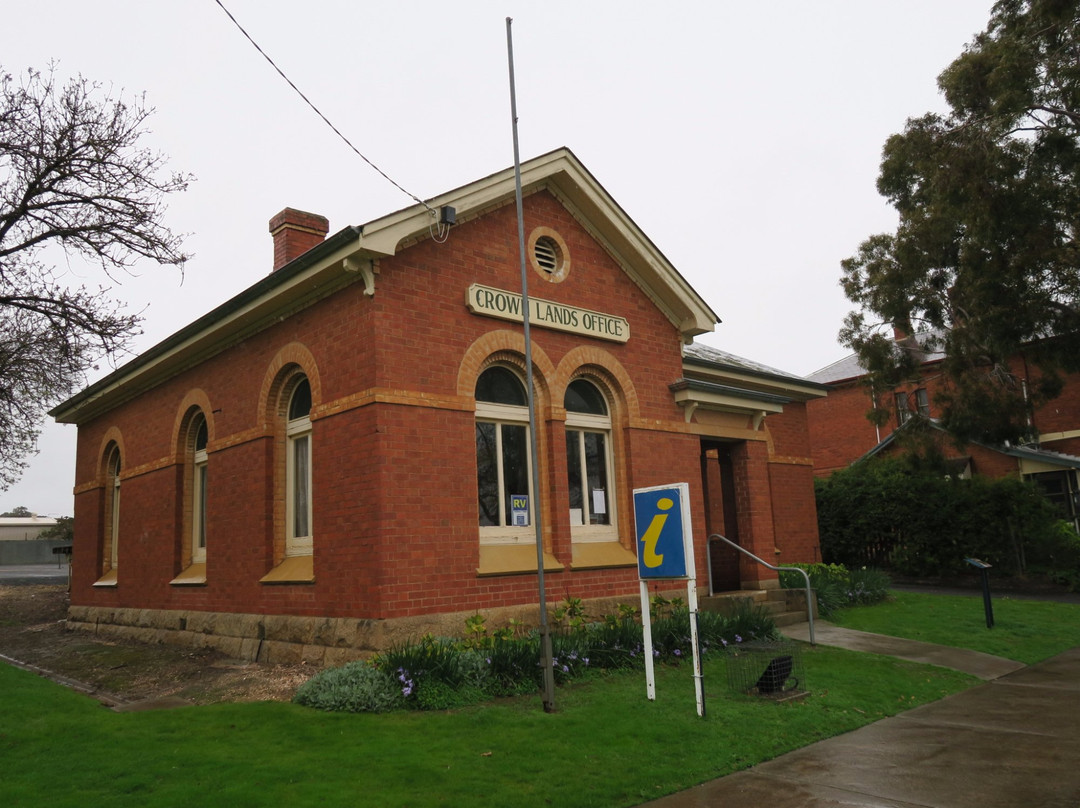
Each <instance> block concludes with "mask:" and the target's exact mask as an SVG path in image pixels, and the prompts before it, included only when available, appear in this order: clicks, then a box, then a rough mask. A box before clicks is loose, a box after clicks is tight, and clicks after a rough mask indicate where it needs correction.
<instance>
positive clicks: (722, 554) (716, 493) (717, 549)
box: [701, 440, 741, 592]
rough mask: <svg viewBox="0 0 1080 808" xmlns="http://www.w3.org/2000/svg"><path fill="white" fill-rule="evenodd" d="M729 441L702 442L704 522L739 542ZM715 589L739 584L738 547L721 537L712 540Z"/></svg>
mask: <svg viewBox="0 0 1080 808" xmlns="http://www.w3.org/2000/svg"><path fill="white" fill-rule="evenodd" d="M731 446H732V444H730V443H723V442H721V441H709V440H703V441H702V442H701V487H702V490H703V491H704V492H705V524H706V529H707V530H708V534H707V535H709V536H711V535H713V534H714V533H719V534H720V535H722V536H724V537H725V538H728V539H730V540H731V541H733V542H735V543H736V544H738V543H739V520H738V518H737V514H736V509H735V476H734V471H733V466H732V462H731ZM709 563H710V571H711V573H712V591H713V592H729V591H732V590H736V589H739V588H740V584H741V581H740V578H739V551H738V550H736V549H734V548H733V547H731V546H729V545H727V544H725V543H724V542H722V541H710V542H709Z"/></svg>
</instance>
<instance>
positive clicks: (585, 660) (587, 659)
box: [582, 657, 589, 665]
mask: <svg viewBox="0 0 1080 808" xmlns="http://www.w3.org/2000/svg"><path fill="white" fill-rule="evenodd" d="M582 661H583V662H584V663H585V664H586V665H588V664H589V658H588V657H584V659H583V660H582Z"/></svg>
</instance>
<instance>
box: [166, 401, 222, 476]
mask: <svg viewBox="0 0 1080 808" xmlns="http://www.w3.org/2000/svg"><path fill="white" fill-rule="evenodd" d="M213 412H214V411H213V408H212V407H211V405H210V398H209V397H208V396H207V395H206V392H205V391H204V390H202V389H200V388H195V389H194V390H189V391H188V393H187V395H186V396H184V398H183V400H182V401H181V402H180V406H179V407H177V408H176V419H175V421H174V422H173V431H172V434H173V441H174V442H175V443H174V445H173V456H174V457H175V458H176V461H175V462H177V463H183V462H185V460H186V459H187V455H188V451H189V450H190V448H191V447H190V446H189V444H190V443H192V442H193V441H194V439H195V436H194V435H192V434H189V433H190V432H191V422H192V421H193V420H194V419H195V417H196V416H197V415H201V416H202V417H203V418H205V419H206V433H207V438H208V440H210V441H213V440H214V419H213V417H212V415H213Z"/></svg>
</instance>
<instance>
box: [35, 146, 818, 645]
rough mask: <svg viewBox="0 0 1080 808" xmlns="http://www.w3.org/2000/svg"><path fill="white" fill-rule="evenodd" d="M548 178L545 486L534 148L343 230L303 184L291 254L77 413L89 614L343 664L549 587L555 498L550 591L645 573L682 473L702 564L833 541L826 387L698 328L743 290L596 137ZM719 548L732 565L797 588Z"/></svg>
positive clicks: (543, 278)
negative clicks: (662, 242) (539, 541)
mask: <svg viewBox="0 0 1080 808" xmlns="http://www.w3.org/2000/svg"><path fill="white" fill-rule="evenodd" d="M522 184H523V189H524V218H525V232H526V239H527V248H526V253H527V257H528V263H529V269H528V277H529V295H530V299H531V304H532V305H531V306H530V321H531V335H532V346H531V353H532V364H533V374H534V390H535V399H536V411H537V433H538V434H537V435H536V439H537V446H538V452H537V468H538V474H539V490H540V497H539V499H540V501H539V502H535V501H533V500H532V498H529V497H527V496H526V497H525V498H522V497H521V495H522V494H527V493H528V491H529V487H530V475H531V461H530V458H529V453H530V451H531V450H530V448H529V445H530V435H529V421H528V409H527V406H525V405H526V395H525V379H526V375H525V359H524V357H525V343H524V337H523V325H522V317H521V302H522V297H521V270H520V263H519V253H518V246H517V245H518V235H517V232H518V231H517V219H516V213H515V205H514V173H513V171H512V170H506V171H502V172H500V173H498V174H494V175H492V176H489V177H486V178H484V179H481V180H478V181H476V182H474V183H472V184H470V185H467V186H464V187H462V188H458V189H456V190H453V191H450V192H448V193H446V194H443V195H442V196H440V197H438V198H436V199H435V200H433V201H432V202H431V204H430V207H427V206H424V205H416V206H413V207H410V208H406V209H404V210H401V211H398V212H396V213H392V214H390V215H388V216H385V217H383V218H381V219H377V220H375V221H373V222H369V223H367V224H364V225H362V226H359V227H347V228H345V229H344V230H341V231H339V232H337V233H335V234H334V235H331V236H330V237H329V238H326V237H325V236H326V234H327V232H328V230H329V226H328V222H327V221H326V220H325V219H324V218H322V217H320V216H315V215H313V214H308V213H303V212H300V211H294V210H291V209H286V210H285V211H282V213H280V214H278V215H277V216H275V217H274V218H273V219H272V220H271V223H270V228H271V232H272V235H273V241H274V265H273V271H272V272H270V273H269V274H268V275H267V276H266V277H264V278H263V279H261V280H259V281H258V282H256V283H255V284H254V285H252V286H251V287H250V288H248V289H247V290H246V291H244V292H242V293H241V294H240V295H238V296H236V297H235V298H233V299H232V300H229V301H228V302H226V303H224V304H223V305H221V306H219V307H218V308H216V309H214V310H213V311H211V312H210V313H209V314H207V315H205V316H203V317H201V318H200V319H198V320H196V321H195V322H193V323H192V324H191V325H189V326H188V327H186V328H184V329H183V330H181V331H179V332H178V333H176V334H175V335H173V336H172V337H170V338H168V339H167V340H165V341H164V342H162V343H160V344H159V345H157V346H155V347H153V348H151V349H150V350H148V351H147V352H146V353H144V354H142V355H141V356H139V357H137V358H136V359H135V360H133V361H132V362H130V363H128V364H127V365H125V366H123V367H121V368H120V369H118V370H117V371H115V372H114V373H112V374H111V375H109V376H107V377H106V378H104V379H102V380H101V381H99V382H97V383H96V384H94V385H92V386H91V387H89V388H87V389H86V390H84V391H82V392H81V393H79V394H78V395H76V396H74V397H73V398H71V399H70V400H69V401H66V402H64V403H63V404H61V405H60V406H59V407H57V408H56V409H55V410H54V411H53V415H54V417H55V418H56V419H57V420H58V421H61V422H64V423H75V424H77V425H78V428H79V437H78V455H77V464H76V481H75V525H76V527H75V550H74V557H73V578H72V594H71V602H72V607H71V620H72V622H73V623H74V624H79V625H82V626H83V627H86V628H93V629H95V630H98V631H102V632H109V633H113V634H131V635H136V636H141V637H148V636H149V637H153V638H156V639H160V640H179V641H184V642H193V643H195V644H200V643H202V644H209V645H214V646H216V647H221V648H223V649H225V650H226V651H228V652H229V653H232V654H235V655H239V656H246V657H256V656H258V657H260V658H296V657H297V656H298V655H302V656H304V657H306V658H310V659H313V660H318V661H322V660H325V661H332V660H333V659H335V655H336V656H338V657H340V656H343V655H344V656H347V655H348V654H350V653H353V652H355V651H356V649H360V648H370V647H378V646H380V645H385V643H386V642H388V641H389V640H390V639H391V638H393V637H400V636H402V633H412V632H420V633H422V632H424V631H428V630H445V629H446V628H447V627H448V626H450V627H452V629H453V628H460V621H461V619H462V616H463V614H470V613H473V612H475V611H477V610H502V612H500V614H504V615H505V614H508V613H509V612H508V611H507V610H511V611H512V610H517V611H518V612H519V613H525V612H527V610H528V608H529V607H530V606H531V607H532V608H533V610H535V604H536V602H537V599H538V593H537V588H536V585H537V576H536V572H537V553H536V545H535V521H534V520H535V519H536V518H537V517H538V516H539V517H542V522H541V523H542V526H543V558H544V565H545V579H546V583H547V596H548V598H549V599H551V600H552V601H553V602H556V601H560V600H562V599H563V598H564V597H580V598H586V599H594V598H618V597H627V596H633V595H634V594H635V593H636V592H637V570H636V539H635V532H634V524H633V510H632V507H631V505H632V500H631V494H632V491H633V489H635V488H640V487H646V486H652V485H659V484H667V483H673V482H688V483H690V492H691V500H692V510H691V518H692V523H693V528H694V534H695V540H696V553H697V559H696V561H697V569H698V570H699V584H700V585H701V588H702V589H705V588H706V587H705V580H704V579H705V573H704V571H706V570H709V555H710V554H709V552H708V548H707V542H706V537H707V536H708V535H709V534H710V533H712V532H721V533H727V534H728V535H731V536H733V537H734V538H736V539H737V540H738V541H739V542H741V543H742V544H743V545H744V546H746V547H747V548H748V549H750V550H751V551H753V552H755V553H756V554H758V555H760V556H762V557H764V558H766V559H768V560H770V561H772V560H774V559H780V560H782V561H809V560H814V559H816V558H817V528H816V517H815V510H814V501H813V491H812V467H811V459H810V443H809V437H808V434H807V423H806V406H805V402H806V401H808V400H810V399H813V398H816V397H819V396H821V395H823V394H824V392H823V388H822V387H821V386H820V385H816V384H812V383H810V382H807V381H806V380H804V379H801V378H798V377H795V376H791V375H789V374H785V373H782V372H780V371H776V370H772V369H770V368H764V367H761V366H758V365H756V364H754V363H751V362H747V361H746V360H741V359H739V358H737V357H733V356H730V355H728V354H725V353H723V352H720V351H715V350H713V349H708V348H704V347H701V346H695V345H693V344H692V342H693V338H694V337H695V336H696V335H698V334H702V333H706V332H708V331H711V330H712V329H713V327H714V325H715V323H716V322H717V318H716V315H715V314H714V313H713V311H712V309H710V308H709V306H708V305H707V304H706V303H705V302H704V301H703V300H702V299H701V298H700V297H699V296H698V295H697V293H696V292H694V290H693V289H692V288H691V287H690V286H689V284H687V282H686V280H685V279H684V278H683V277H682V276H681V275H680V274H679V273H678V272H677V271H676V270H675V268H674V267H673V266H672V265H671V264H670V263H669V262H668V261H667V259H666V258H665V257H664V255H663V254H662V253H661V252H660V251H659V250H658V249H657V248H656V246H655V245H654V244H653V243H652V242H651V241H650V240H649V239H648V237H647V236H646V235H645V234H644V233H642V232H641V231H640V230H639V229H638V228H637V226H636V225H635V224H634V222H633V221H632V220H631V219H630V218H629V217H628V216H627V215H626V213H625V212H624V211H623V210H622V209H621V208H620V207H619V206H618V205H617V204H616V203H615V201H614V200H613V199H612V198H611V197H610V196H609V195H608V194H607V192H606V191H605V190H604V189H603V187H602V186H600V184H599V183H598V182H597V181H596V179H595V178H594V177H593V176H592V175H591V174H589V173H588V171H587V170H586V169H585V168H584V167H583V166H582V165H581V163H580V162H579V161H578V160H577V159H576V158H575V157H574V155H573V154H572V153H570V152H569V151H567V150H565V149H561V150H557V151H555V152H552V153H549V154H547V155H544V156H542V157H539V158H536V159H534V160H532V161H529V162H528V163H526V164H524V165H523V166H522ZM445 208H453V211H454V214H455V216H456V223H455V224H454V225H453V226H452V227H451V228H450V229H449V231H447V230H446V226H445V225H441V224H440V222H439V219H440V216H439V215H438V214H440V213H442V212H443V211H444V209H445ZM713 562H714V563H713V570H712V572H713V573H714V577H715V578H716V582H715V583H714V585H713V589H714V590H715V589H720V588H725V589H731V588H741V589H761V588H767V587H773V586H775V585H776V579H775V573H772V572H770V571H769V570H767V569H765V568H762V567H759V566H756V565H754V564H752V563H751V564H740V563H739V562H738V560H736V559H731V558H729V557H727V556H726V555H724V554H720V553H717V554H716V558H714V559H713ZM703 594H707V593H705V592H703ZM452 629H451V630H452ZM327 649H336V650H334V651H328V650H327Z"/></svg>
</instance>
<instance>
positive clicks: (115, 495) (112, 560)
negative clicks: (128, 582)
mask: <svg viewBox="0 0 1080 808" xmlns="http://www.w3.org/2000/svg"><path fill="white" fill-rule="evenodd" d="M120 464H121V461H120V450H119V449H114V450H113V454H112V457H110V458H109V470H110V473H111V475H112V480H111V483H112V502H110V503H109V534H110V535H109V569H111V570H115V569H117V567H118V566H119V560H120Z"/></svg>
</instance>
